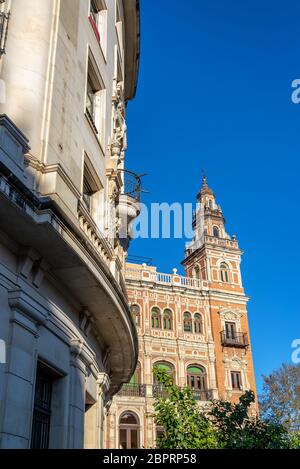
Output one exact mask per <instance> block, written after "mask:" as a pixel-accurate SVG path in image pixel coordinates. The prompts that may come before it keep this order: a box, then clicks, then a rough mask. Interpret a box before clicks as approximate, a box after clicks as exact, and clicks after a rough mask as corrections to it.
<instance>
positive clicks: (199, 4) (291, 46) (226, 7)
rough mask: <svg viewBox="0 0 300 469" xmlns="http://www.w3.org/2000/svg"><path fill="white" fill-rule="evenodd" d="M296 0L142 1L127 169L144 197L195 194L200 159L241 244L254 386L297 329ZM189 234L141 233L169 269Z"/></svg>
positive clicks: (146, 247) (299, 114)
mask: <svg viewBox="0 0 300 469" xmlns="http://www.w3.org/2000/svg"><path fill="white" fill-rule="evenodd" d="M299 18H300V3H299V1H296V0H289V1H282V0H276V1H275V2H274V1H268V0H260V1H258V0H243V1H242V2H241V1H240V0H226V1H224V0H215V1H213V2H212V1H211V0H206V1H203V0H187V1H186V2H182V1H179V0H160V1H155V2H154V1H150V0H141V67H140V76H139V84H138V91H137V96H136V99H135V100H134V101H133V102H132V103H130V104H129V106H128V116H127V117H128V137H129V148H128V152H127V167H128V168H130V169H133V170H134V171H136V172H141V173H142V172H147V173H149V176H148V177H147V178H145V179H144V186H145V188H146V189H148V190H149V191H150V194H149V195H145V196H144V202H145V203H147V204H150V203H151V202H169V203H172V202H182V203H183V202H194V201H195V194H196V192H197V190H198V189H199V187H200V181H201V168H205V171H206V174H207V177H208V181H209V184H210V186H211V187H212V188H213V189H214V191H215V193H216V195H217V199H218V202H219V203H220V204H221V205H222V208H223V212H224V215H225V217H226V219H227V231H228V232H229V233H231V234H233V233H236V234H237V237H238V240H239V243H240V246H241V247H242V249H243V250H244V251H245V255H244V259H243V264H242V273H243V279H244V286H245V289H246V293H247V294H248V295H249V296H250V297H251V301H250V303H249V320H250V327H251V336H252V345H253V351H254V364H255V369H256V378H257V384H258V387H259V388H260V386H261V374H268V373H270V372H271V371H272V370H273V369H275V368H276V367H278V366H280V365H281V363H282V362H284V361H285V362H289V361H290V356H291V342H292V340H293V339H295V338H299V337H300V314H299V299H298V298H299V272H300V254H299V246H298V239H299V231H300V221H299V169H300V162H299V155H300V104H298V105H295V104H293V103H292V102H291V92H292V89H291V82H292V80H294V79H296V78H300V21H299ZM184 245H185V240H181V239H179V240H178V239H170V240H151V239H149V240H136V241H135V242H133V243H132V247H131V251H130V252H131V254H136V255H140V256H148V257H152V258H153V261H154V264H155V265H157V266H158V269H159V270H160V271H162V272H171V270H172V268H173V267H178V266H179V265H180V261H181V260H182V258H183V250H184Z"/></svg>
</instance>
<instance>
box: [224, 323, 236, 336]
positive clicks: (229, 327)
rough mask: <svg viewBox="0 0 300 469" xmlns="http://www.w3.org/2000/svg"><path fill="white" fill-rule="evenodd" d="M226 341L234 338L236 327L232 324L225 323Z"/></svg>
mask: <svg viewBox="0 0 300 469" xmlns="http://www.w3.org/2000/svg"><path fill="white" fill-rule="evenodd" d="M225 333H226V339H235V338H236V325H235V323H234V322H225Z"/></svg>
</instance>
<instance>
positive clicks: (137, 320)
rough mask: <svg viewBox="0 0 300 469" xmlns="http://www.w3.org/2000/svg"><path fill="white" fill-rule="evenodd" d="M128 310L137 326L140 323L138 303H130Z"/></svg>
mask: <svg viewBox="0 0 300 469" xmlns="http://www.w3.org/2000/svg"><path fill="white" fill-rule="evenodd" d="M130 310H131V314H132V316H133V318H134V321H135V324H136V326H138V327H139V326H140V323H141V308H140V307H139V305H131V306H130Z"/></svg>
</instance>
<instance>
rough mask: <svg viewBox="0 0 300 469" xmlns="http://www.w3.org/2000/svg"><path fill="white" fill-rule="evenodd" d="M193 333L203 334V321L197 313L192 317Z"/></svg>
mask: <svg viewBox="0 0 300 469" xmlns="http://www.w3.org/2000/svg"><path fill="white" fill-rule="evenodd" d="M194 332H195V334H203V320H202V316H201V314H199V313H196V314H195V316H194Z"/></svg>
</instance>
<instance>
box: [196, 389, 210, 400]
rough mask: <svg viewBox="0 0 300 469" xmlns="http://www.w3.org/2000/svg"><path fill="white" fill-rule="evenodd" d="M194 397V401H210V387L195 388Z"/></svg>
mask: <svg viewBox="0 0 300 469" xmlns="http://www.w3.org/2000/svg"><path fill="white" fill-rule="evenodd" d="M193 394H194V398H195V400H196V401H212V400H213V391H212V390H211V389H201V390H200V389H197V390H196V389H195V390H194V391H193Z"/></svg>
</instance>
